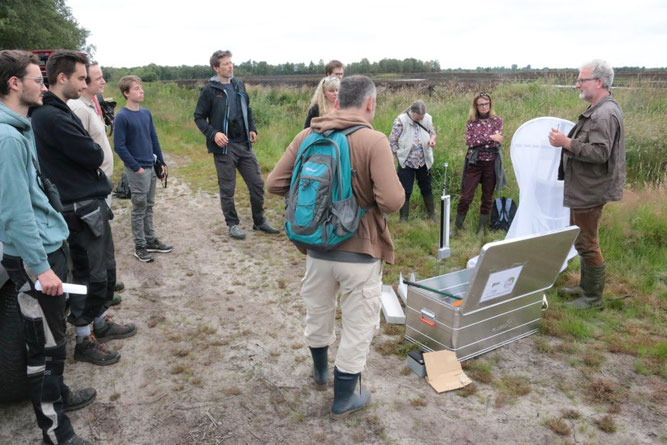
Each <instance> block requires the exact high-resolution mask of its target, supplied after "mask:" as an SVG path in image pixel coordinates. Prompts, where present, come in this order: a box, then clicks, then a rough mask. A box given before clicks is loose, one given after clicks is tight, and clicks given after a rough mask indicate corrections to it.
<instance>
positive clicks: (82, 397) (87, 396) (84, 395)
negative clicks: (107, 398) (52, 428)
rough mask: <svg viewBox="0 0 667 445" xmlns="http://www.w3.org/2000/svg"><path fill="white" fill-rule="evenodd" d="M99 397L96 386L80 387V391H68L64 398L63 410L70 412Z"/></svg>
mask: <svg viewBox="0 0 667 445" xmlns="http://www.w3.org/2000/svg"><path fill="white" fill-rule="evenodd" d="M95 397H97V391H95V388H85V389H80V390H79V391H70V392H68V393H67V397H65V399H64V400H63V411H65V412H66V413H67V412H70V411H76V410H77V409H81V408H85V407H86V406H88V405H90V404H91V403H93V401H94V400H95Z"/></svg>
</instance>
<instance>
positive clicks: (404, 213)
mask: <svg viewBox="0 0 667 445" xmlns="http://www.w3.org/2000/svg"><path fill="white" fill-rule="evenodd" d="M399 214H400V216H401V222H407V221H408V218H410V201H409V200H405V203H404V204H403V207H401V211H400V213H399Z"/></svg>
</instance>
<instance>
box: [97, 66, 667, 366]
mask: <svg viewBox="0 0 667 445" xmlns="http://www.w3.org/2000/svg"><path fill="white" fill-rule="evenodd" d="M554 83H556V81H555V80H553V79H545V80H542V81H539V82H531V83H504V84H499V85H495V86H494V87H493V88H492V89H491V90H490V93H491V95H492V97H493V99H494V105H495V110H496V112H497V113H498V114H499V115H500V116H502V117H503V119H504V132H505V143H504V148H503V151H504V160H505V168H506V172H507V174H508V186H507V188H506V189H505V190H503V192H502V194H503V195H505V196H510V197H512V198H514V199H518V195H519V193H518V188H517V185H516V181H515V178H514V173H513V169H512V165H511V160H510V157H509V147H510V142H511V138H512V135H513V134H514V132H515V131H516V129H517V128H518V127H519V126H520V125H522V124H523V123H524V122H526V121H528V120H530V119H533V118H535V117H539V116H557V117H562V118H566V119H569V120H572V121H576V119H577V117H578V115H579V113H581V112H582V111H583V110H584V109H585V107H586V104H585V103H584V102H583V101H581V100H580V99H579V98H578V97H577V94H576V93H575V92H574V91H573V90H571V89H565V88H555V87H554V86H553V84H554ZM629 86H630V87H632V88H627V89H626V88H624V89H619V90H614V97H615V98H616V100H617V101H618V102H619V103H620V105H621V107H622V108H623V110H624V114H625V124H626V147H627V173H628V187H627V188H626V192H625V197H624V199H623V201H621V202H620V203H610V204H608V205H606V206H605V209H604V212H603V219H602V224H601V230H600V244H601V247H602V252H603V255H604V257H605V260H606V262H607V287H606V289H605V299H606V310H604V311H602V312H598V311H594V312H586V311H571V310H567V309H566V308H565V306H564V301H562V300H561V299H560V298H559V297H557V296H556V292H555V290H551V291H549V292H548V293H547V295H548V297H549V300H550V302H551V307H550V309H549V311H547V312H546V314H545V319H544V322H543V325H542V333H543V334H546V335H552V336H556V337H560V338H563V339H564V340H565V341H567V342H571V341H576V342H577V343H581V344H583V345H584V347H585V348H588V347H593V348H595V349H596V350H606V351H608V352H618V353H626V354H630V355H632V356H634V357H635V358H636V360H635V365H634V368H635V370H636V372H638V373H640V374H656V375H660V376H662V377H663V378H667V365H666V363H667V342H666V341H665V338H667V248H665V246H666V245H667V217H666V215H665V213H666V211H667V193H666V189H665V180H666V179H667V142H666V141H667V126H665V125H664V116H665V115H666V114H667V90H666V89H663V88H655V87H652V86H651V84H649V83H638V84H630V85H629ZM144 89H145V91H146V101H145V103H144V106H145V107H146V108H149V109H150V110H151V112H152V113H153V117H154V119H155V123H156V127H157V131H158V135H159V137H160V142H161V144H162V147H163V150H164V151H165V152H166V153H168V155H169V156H170V158H171V159H172V165H170V175H171V176H172V177H178V178H179V179H182V180H185V181H186V182H188V183H189V184H190V186H191V187H192V188H193V189H194V190H198V189H199V190H203V191H206V192H209V193H212V194H216V193H217V188H218V187H217V178H216V174H215V169H214V166H213V161H212V156H211V155H209V154H208V153H207V151H206V147H205V144H204V137H203V135H202V134H201V133H200V132H199V130H198V129H197V128H196V126H195V124H194V122H193V115H192V113H193V110H194V108H195V104H196V101H197V98H198V95H199V89H198V88H195V87H179V86H177V85H176V84H162V83H146V84H145V85H144ZM248 92H249V94H250V97H251V107H252V109H253V113H254V116H255V119H256V122H257V127H258V133H259V135H258V142H257V143H256V144H255V145H254V150H255V153H256V154H257V157H258V160H259V164H260V167H261V170H262V172H263V173H264V174H268V172H270V171H271V169H272V168H273V166H274V165H275V163H276V162H277V161H278V159H279V158H280V156H281V155H282V153H283V152H284V150H285V148H286V147H287V145H288V144H289V142H290V141H291V140H292V139H293V137H294V136H295V135H296V134H297V133H298V132H299V131H300V130H301V129H302V128H303V121H304V119H305V115H306V111H307V108H308V103H309V100H310V96H311V94H312V90H311V89H309V88H295V87H292V88H288V87H264V86H251V87H248ZM473 95H474V94H473V92H471V91H470V90H469V87H460V86H458V85H457V84H453V83H451V84H447V85H443V86H438V87H436V88H435V89H434V90H433V91H432V92H431V93H430V94H429V92H428V91H426V90H424V89H420V88H419V86H416V87H414V88H405V89H400V90H388V89H384V88H380V89H379V90H378V109H377V113H376V118H375V120H374V122H373V125H374V128H376V129H377V130H379V131H381V132H383V133H385V134H389V132H390V131H391V127H392V123H393V120H394V118H395V117H396V116H397V115H398V114H400V113H401V112H402V111H403V110H404V109H405V108H406V107H408V106H409V105H410V104H411V103H412V102H413V101H414V100H416V99H423V100H424V101H425V102H426V104H427V110H428V112H429V113H430V114H431V115H432V116H433V122H434V125H435V128H436V132H437V133H438V138H437V145H436V147H435V150H434V155H435V165H434V169H433V176H434V190H435V191H436V194H437V191H439V190H440V189H441V188H442V181H443V167H442V165H443V163H444V162H448V163H449V170H448V177H447V183H448V184H447V185H448V190H449V191H450V193H451V194H452V200H453V202H452V209H455V207H456V204H457V202H458V193H459V190H460V178H461V174H462V169H463V158H464V154H465V151H466V146H465V144H464V135H465V122H466V119H467V114H468V109H469V106H470V101H471V100H472V97H473ZM106 96H114V97H115V98H116V99H117V100H119V107H120V106H122V105H123V102H124V101H123V100H122V96H121V95H120V94H118V93H117V92H116V91H114V88H112V87H111V86H109V89H108V91H107V94H106ZM116 169H117V174H119V172H120V171H121V170H122V163H121V162H120V161H119V160H117V162H116ZM237 193H238V194H239V199H240V200H242V201H243V202H247V201H246V200H245V196H247V192H246V190H245V187H244V186H243V184H242V181H240V180H239V181H238V187H237ZM266 206H267V208H269V209H270V211H271V212H272V213H273V214H275V215H280V214H281V213H282V211H283V201H282V199H281V198H278V197H274V196H271V195H268V194H267V201H266ZM411 206H412V209H411V219H410V221H409V222H407V223H400V222H398V216H397V215H390V216H389V225H390V229H391V233H392V237H393V240H394V245H395V251H396V261H395V264H394V265H386V266H385V270H384V281H385V282H386V283H395V282H396V281H397V279H398V274H399V272H403V273H404V274H405V273H409V272H415V273H416V274H417V276H418V277H422V278H423V277H429V276H433V275H435V274H440V273H445V272H446V271H448V270H453V269H461V268H463V267H465V263H466V261H467V260H468V259H469V258H470V257H472V256H474V255H476V254H477V253H478V252H479V249H480V248H481V246H482V245H483V244H484V243H486V242H488V241H492V240H496V239H501V238H503V237H504V234H502V233H490V234H489V235H488V236H486V237H484V236H477V235H476V234H475V228H476V226H477V220H478V215H476V212H475V209H477V208H478V207H479V192H478V193H477V196H476V198H475V200H474V201H473V203H472V204H471V211H470V212H469V214H468V219H467V221H466V223H465V226H464V230H463V231H462V234H461V236H460V237H459V238H457V239H456V241H455V242H452V245H451V248H452V256H451V258H449V259H447V260H446V261H445V262H444V266H439V265H438V263H437V262H436V260H435V254H436V253H437V241H438V230H439V225H438V224H433V223H429V222H426V221H424V220H423V218H424V216H425V214H424V209H423V204H422V202H421V197H420V196H419V193H418V192H416V191H415V193H413V196H412V202H411ZM276 222H277V221H276ZM577 279H578V261H576V260H575V261H572V262H570V265H569V267H568V270H567V271H565V272H564V273H563V274H561V275H560V276H559V279H558V280H557V282H556V286H559V285H563V284H572V283H574V282H575V281H576V280H577ZM624 297H627V298H624ZM393 352H394V353H400V354H404V353H405V351H404V350H402V349H401V350H400V352H399V351H393ZM576 361H577V363H579V362H580V360H579V359H576Z"/></svg>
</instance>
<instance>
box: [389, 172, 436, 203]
mask: <svg viewBox="0 0 667 445" xmlns="http://www.w3.org/2000/svg"><path fill="white" fill-rule="evenodd" d="M396 173H397V174H398V180H399V181H401V185H402V186H403V189H404V190H405V202H409V201H410V195H411V194H412V186H413V185H414V183H415V177H417V185H418V186H419V191H420V192H421V194H422V196H423V197H424V198H429V197H431V196H433V189H432V187H431V172H430V171H429V169H428V168H426V166H425V165H423V166H421V167H420V168H410V167H405V168H403V167H401V166H400V165H399V166H398V170H397V172H396Z"/></svg>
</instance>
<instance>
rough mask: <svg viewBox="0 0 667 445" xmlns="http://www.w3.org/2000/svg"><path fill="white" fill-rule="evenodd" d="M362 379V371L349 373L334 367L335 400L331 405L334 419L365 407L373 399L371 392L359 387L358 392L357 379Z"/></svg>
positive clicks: (341, 417)
mask: <svg viewBox="0 0 667 445" xmlns="http://www.w3.org/2000/svg"><path fill="white" fill-rule="evenodd" d="M358 380H361V373H359V374H348V373H345V372H341V371H339V370H338V368H336V367H334V401H333V404H332V405H331V418H332V419H334V420H340V419H344V418H345V417H347V416H348V415H350V414H351V413H353V412H355V411H359V410H360V409H362V408H364V407H365V406H366V405H368V403H369V402H370V401H371V393H369V392H368V391H367V390H365V389H361V385H360V388H359V392H358V393H357V392H356V391H355V389H356V388H357V381H358Z"/></svg>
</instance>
